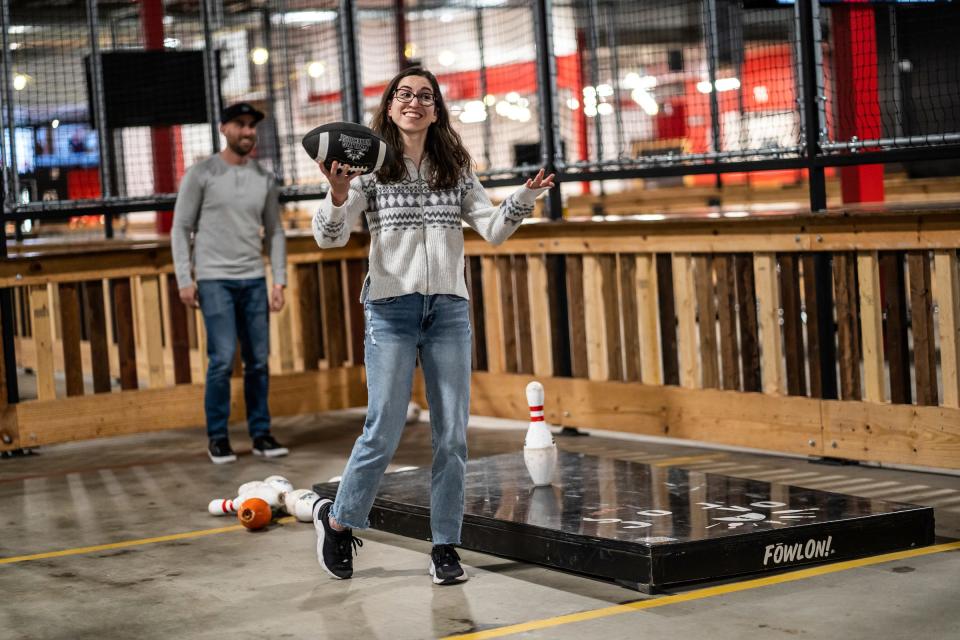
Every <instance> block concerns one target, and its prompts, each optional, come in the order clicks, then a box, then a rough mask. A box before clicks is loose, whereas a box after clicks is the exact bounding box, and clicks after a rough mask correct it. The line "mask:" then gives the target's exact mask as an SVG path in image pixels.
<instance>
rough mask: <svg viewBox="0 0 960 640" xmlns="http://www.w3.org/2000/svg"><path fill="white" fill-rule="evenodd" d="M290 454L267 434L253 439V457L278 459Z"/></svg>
mask: <svg viewBox="0 0 960 640" xmlns="http://www.w3.org/2000/svg"><path fill="white" fill-rule="evenodd" d="M288 453H290V450H289V449H287V448H286V447H285V446H283V445H282V444H280V443H279V442H277V441H276V440H275V439H274V437H273V436H272V435H270V434H269V433H268V434H267V435H265V436H257V437H256V438H254V439H253V455H255V456H263V457H264V458H279V457H281V456H285V455H287V454H288Z"/></svg>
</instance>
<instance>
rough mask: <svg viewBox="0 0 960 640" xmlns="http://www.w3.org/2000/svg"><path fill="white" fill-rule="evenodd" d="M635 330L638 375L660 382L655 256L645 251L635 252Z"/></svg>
mask: <svg viewBox="0 0 960 640" xmlns="http://www.w3.org/2000/svg"><path fill="white" fill-rule="evenodd" d="M635 286H636V290H637V330H638V331H639V333H640V358H641V363H640V376H641V379H642V381H643V383H644V384H663V375H662V374H661V367H662V366H663V356H662V354H661V352H660V332H659V331H658V329H657V326H658V324H659V321H658V316H659V310H660V295H659V293H658V286H657V259H656V256H654V255H652V254H649V253H642V254H640V255H638V256H637V280H636V285H635ZM671 300H672V296H671Z"/></svg>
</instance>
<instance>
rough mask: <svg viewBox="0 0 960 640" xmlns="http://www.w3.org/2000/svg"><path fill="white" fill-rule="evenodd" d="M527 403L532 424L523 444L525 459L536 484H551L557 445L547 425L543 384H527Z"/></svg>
mask: <svg viewBox="0 0 960 640" xmlns="http://www.w3.org/2000/svg"><path fill="white" fill-rule="evenodd" d="M527 404H528V405H529V406H530V426H529V427H527V437H526V439H525V440H524V443H523V444H524V446H523V461H524V462H525V463H526V465H527V472H528V473H529V474H530V479H531V480H533V484H534V486H537V487H543V486H546V485H549V484H550V481H551V479H552V478H553V471H554V469H555V468H556V466H557V445H556V443H554V441H553V434H552V433H550V429H549V428H548V427H547V423H546V421H545V420H544V411H543V385H542V384H540V383H539V382H536V381H534V382H531V383H530V384H528V385H527Z"/></svg>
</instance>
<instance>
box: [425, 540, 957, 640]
mask: <svg viewBox="0 0 960 640" xmlns="http://www.w3.org/2000/svg"><path fill="white" fill-rule="evenodd" d="M955 550H960V542H950V543H947V544H940V545H935V546H932V547H922V548H920V549H910V550H908V551H897V552H894V553H887V554H884V555H880V556H871V557H869V558H860V559H858V560H847V561H846V562H838V563H836V564H828V565H822V566H818V567H811V568H809V569H801V570H799V571H793V572H790V573H782V574H778V575H774V576H768V577H765V578H756V579H754V580H746V581H744V582H738V583H735V584H724V585H719V586H716V587H708V588H706V589H698V590H696V591H689V592H687V593H681V594H678V595H674V596H663V597H661V598H653V599H650V600H640V601H638V602H631V603H629V604H622V605H615V606H612V607H604V608H602V609H593V610H591V611H581V612H580V613H571V614H568V615H564V616H557V617H555V618H543V619H541V620H531V621H530V622H521V623H520V624H513V625H509V626H506V627H499V628H497V629H489V630H487V631H477V632H475V633H465V634H462V635H454V636H448V637H447V638H443V639H442V640H452V639H453V638H456V640H485V639H486V638H502V637H504V636H510V635H514V634H516V633H524V632H526V631H537V630H539V629H549V628H551V627H559V626H561V625H565V624H572V623H574V622H584V621H587V620H596V619H597V618H606V617H609V616H616V615H620V614H621V613H630V612H632V611H639V610H642V609H653V608H655V607H665V606H667V605H670V604H679V603H681V602H690V601H692V600H702V599H704V598H712V597H714V596H722V595H725V594H728V593H737V592H738V591H747V590H748V589H756V588H758V587H768V586H771V585H775V584H783V583H786V582H794V581H796V580H804V579H806V578H813V577H815V576H822V575H825V574H829V573H836V572H838V571H846V570H847V569H856V568H857V567H867V566H870V565H874V564H881V563H884V562H893V561H894V560H904V559H906V558H915V557H917V556H925V555H929V554H931V553H940V552H943V551H955Z"/></svg>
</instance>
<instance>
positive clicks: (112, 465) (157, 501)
mask: <svg viewBox="0 0 960 640" xmlns="http://www.w3.org/2000/svg"><path fill="white" fill-rule="evenodd" d="M362 421H363V414H362V412H360V411H345V412H338V413H331V414H323V415H311V416H300V417H296V418H284V419H279V420H277V421H276V426H275V432H276V434H277V435H278V437H279V438H280V439H281V441H283V442H284V443H285V444H288V445H289V446H290V447H291V450H292V453H291V455H290V456H289V457H287V458H282V459H278V460H273V461H265V460H262V459H259V458H254V457H253V456H252V455H249V441H248V440H247V439H246V437H244V429H243V427H242V426H240V425H236V426H235V427H234V430H233V442H234V445H235V447H236V448H237V449H238V453H241V454H242V455H241V456H240V459H239V461H238V462H237V463H236V464H233V465H225V466H220V467H216V466H214V465H211V464H210V463H209V461H208V460H207V458H206V454H205V452H204V450H203V445H204V437H203V433H202V430H200V429H187V430H180V431H172V432H165V433H157V434H146V435H138V436H130V437H121V438H113V439H105V440H101V441H94V442H82V443H73V444H67V445H60V446H51V447H46V448H44V449H42V450H41V451H39V452H38V454H37V455H33V456H28V457H22V458H8V459H3V460H0V505H2V509H0V522H2V526H3V535H2V537H0V593H2V594H3V595H2V599H0V637H2V638H17V639H20V638H30V639H40V638H64V639H67V638H69V639H83V638H96V639H97V640H104V639H113V638H138V639H152V638H226V637H235V636H251V637H258V638H330V639H338V640H340V639H350V638H388V639H391V640H392V639H399V638H437V637H444V636H449V635H453V634H461V633H470V632H480V631H484V630H490V631H493V630H496V629H498V628H501V627H504V626H506V625H514V624H519V623H526V622H534V624H532V625H530V627H529V629H528V630H526V631H524V630H522V629H506V630H502V631H500V632H496V633H491V634H489V635H487V636H485V637H502V635H501V634H506V633H508V632H509V636H510V637H526V638H576V639H578V640H579V639H581V638H583V637H585V636H588V637H609V638H671V639H675V638H703V637H709V638H715V639H718V640H725V639H728V638H729V639H731V640H733V639H740V638H743V637H745V636H750V637H751V638H783V637H804V638H825V639H832V638H843V639H844V640H856V639H859V638H863V639H869V640H877V639H878V638H904V637H908V636H910V637H914V638H923V639H924V640H926V639H940V638H944V639H947V638H960V611H958V607H957V597H958V595H960V553H958V551H956V550H953V551H945V552H939V553H934V554H930V555H923V556H918V557H912V558H909V559H900V560H893V561H888V562H884V563H877V564H870V565H867V566H862V567H858V568H849V569H845V570H841V571H835V572H827V573H820V574H817V575H812V576H809V577H804V578H802V579H793V580H789V581H784V582H776V581H774V583H773V584H763V583H760V582H758V581H752V582H747V583H744V582H741V583H729V584H728V585H720V586H717V585H697V586H694V587H690V588H687V589H684V590H680V591H677V592H675V593H679V594H682V595H685V596H690V598H689V599H687V600H685V601H679V602H674V601H673V600H670V599H668V598H669V596H666V597H665V596H653V597H649V596H644V595H642V594H639V593H637V592H634V591H630V590H627V589H624V588H621V587H619V586H616V585H613V584H608V583H604V582H600V581H597V580H592V579H587V578H583V577H579V576H576V575H571V574H566V573H561V572H557V571H551V570H548V569H544V568H541V567H537V566H533V565H528V564H524V563H520V562H514V561H510V560H504V559H500V558H495V557H491V556H486V555H482V554H478V553H472V552H469V551H466V552H463V553H462V554H461V555H462V557H463V560H464V562H465V564H466V565H467V568H468V571H469V572H470V574H471V576H472V579H471V580H470V581H469V582H468V583H466V584H465V585H462V586H456V587H435V586H433V584H432V583H431V582H430V579H429V577H428V576H427V573H426V568H427V553H428V552H429V549H430V547H429V543H427V542H420V541H415V540H410V539H406V538H401V537H398V536H394V535H390V534H385V533H381V532H377V531H367V532H364V533H362V534H360V535H361V537H362V538H363V541H364V546H363V548H362V549H360V555H359V556H358V558H357V559H356V561H355V567H356V573H355V577H354V578H353V579H352V580H349V581H336V580H332V579H330V578H328V576H327V575H326V574H325V573H324V572H323V571H322V570H321V569H320V567H319V566H318V565H317V563H316V558H315V551H314V548H315V536H314V532H313V527H312V525H310V524H302V523H295V522H294V523H288V524H282V525H274V526H272V527H271V528H269V529H268V530H265V531H261V532H257V533H250V532H246V531H243V530H236V529H235V528H231V529H230V530H228V531H217V529H218V528H221V527H229V526H231V525H234V524H235V523H236V521H235V520H234V519H225V518H224V519H218V518H213V517H211V516H210V515H208V514H207V512H206V505H207V503H208V502H209V501H210V500H211V499H213V498H216V497H229V496H232V495H233V494H234V493H235V492H236V488H237V487H238V486H239V485H240V484H241V483H243V482H245V481H248V480H260V479H263V478H264V477H266V476H268V475H272V474H281V475H284V476H286V477H287V478H289V479H290V480H291V481H293V483H294V484H295V485H296V486H298V487H307V486H309V485H310V484H312V483H313V482H316V481H320V480H326V479H328V478H330V477H331V476H334V475H337V474H339V473H340V472H341V471H342V467H343V464H344V462H345V461H346V457H347V455H348V453H349V449H350V447H351V445H352V442H353V440H354V438H355V437H356V435H357V433H358V432H359V429H360V427H361V425H362ZM475 426H476V428H473V429H471V433H470V448H471V456H474V457H477V456H483V455H490V454H495V453H502V452H507V451H516V450H518V448H519V447H520V446H521V442H522V439H523V432H524V429H525V425H524V424H522V423H519V422H507V421H491V420H484V419H477V420H475ZM559 442H560V444H561V446H562V447H564V448H566V449H569V450H575V451H584V452H588V453H594V454H597V455H604V456H610V457H618V458H624V459H630V460H638V461H650V460H658V461H660V462H664V461H667V460H669V459H670V458H674V457H684V458H689V457H690V456H703V455H704V454H712V455H710V456H707V457H706V458H703V457H701V458H700V459H699V460H694V461H692V462H688V464H685V465H684V466H689V467H691V468H698V469H702V470H705V471H707V470H715V471H717V472H723V473H727V474H731V475H740V476H747V477H756V478H758V479H763V480H777V481H782V482H786V483H792V484H797V485H803V486H811V487H816V488H822V489H830V490H836V491H843V492H846V493H852V494H855V495H864V496H868V497H875V498H884V497H889V498H891V499H896V500H900V501H904V502H915V503H918V504H928V505H932V506H934V507H935V508H936V518H937V534H938V536H939V537H940V540H938V542H947V541H950V540H954V539H956V538H958V537H960V477H957V476H950V475H939V474H931V473H919V472H907V471H895V470H889V469H878V468H869V467H857V466H842V467H838V466H825V465H820V464H811V463H810V462H808V461H806V460H802V459H797V458H785V457H777V456H765V455H759V454H753V453H742V452H730V451H718V450H716V449H707V448H704V447H690V446H682V445H678V444H675V443H672V442H662V441H649V440H646V441H645V440H638V439H623V438H614V437H610V434H603V433H602V432H594V433H593V435H592V436H591V437H588V438H565V439H560V440H559ZM429 459H430V445H429V427H427V425H426V424H418V425H412V426H411V427H409V428H408V429H407V432H406V434H405V436H404V440H403V443H402V444H401V447H400V450H399V452H398V454H397V456H396V459H395V460H394V463H395V464H394V468H396V467H399V466H405V465H424V464H429ZM161 536H174V537H173V538H168V539H166V540H159V541H149V540H147V541H145V542H144V543H142V544H136V545H131V544H127V543H129V542H131V541H144V540H145V539H150V538H156V537H161ZM112 543H116V544H114V545H113V546H109V547H106V548H104V547H102V545H111V544H112ZM91 546H93V547H100V548H98V549H92V550H89V549H88V550H83V549H81V548H83V547H91ZM78 550H79V551H78ZM57 552H65V553H59V554H58V553H57ZM47 553H49V554H50V555H43V556H39V557H38V556H36V555H35V554H47ZM23 556H31V557H27V558H22V557H23ZM18 558H20V559H19V560H17V561H15V562H9V561H8V562H6V563H3V559H8V560H9V559H18ZM782 575H784V576H789V575H790V574H782ZM737 584H740V585H741V586H747V587H749V588H747V589H744V590H742V591H736V592H731V591H730V589H729V587H730V586H731V585H737ZM652 601H659V602H652ZM632 602H645V603H647V604H655V605H657V606H655V607H651V608H647V609H643V610H631V611H628V612H625V613H624V612H618V613H615V614H614V612H611V611H609V610H607V611H604V610H605V609H607V608H608V607H610V606H611V605H616V604H618V603H632ZM660 605H662V606H660ZM643 606H647V605H646V604H645V605H643ZM596 610H600V611H599V612H598V614H596V617H593V618H592V619H588V618H590V616H591V615H594V614H589V615H579V616H571V617H568V618H560V619H554V618H556V617H558V616H567V615H568V614H579V613H582V612H593V611H596ZM550 619H554V620H550Z"/></svg>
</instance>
